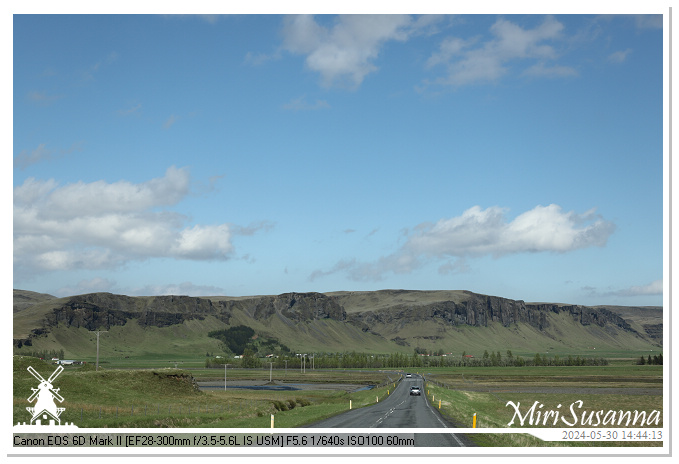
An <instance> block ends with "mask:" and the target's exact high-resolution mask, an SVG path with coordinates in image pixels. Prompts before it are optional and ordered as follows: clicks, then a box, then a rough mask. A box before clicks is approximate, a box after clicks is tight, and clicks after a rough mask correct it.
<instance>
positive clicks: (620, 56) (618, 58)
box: [608, 48, 632, 63]
mask: <svg viewBox="0 0 679 464" xmlns="http://www.w3.org/2000/svg"><path fill="white" fill-rule="evenodd" d="M630 53H632V49H631V48H628V49H627V50H619V51H617V52H615V53H611V54H610V55H609V56H608V61H611V62H613V63H623V62H624V61H625V60H627V55H629V54H630Z"/></svg>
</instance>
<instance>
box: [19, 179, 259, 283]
mask: <svg viewBox="0 0 679 464" xmlns="http://www.w3.org/2000/svg"><path fill="white" fill-rule="evenodd" d="M189 183H190V179H189V173H188V171H187V170H186V169H180V168H176V167H174V166H172V167H170V168H168V169H167V171H166V173H165V175H164V176H163V177H160V178H157V179H151V180H149V181H147V182H143V183H139V184H133V183H130V182H127V181H119V182H114V183H107V182H104V181H96V182H91V183H84V182H78V183H75V184H68V185H64V186H60V185H59V184H58V183H57V182H56V181H54V180H46V181H40V180H36V179H33V178H29V179H27V180H26V181H25V182H24V183H23V184H22V185H20V186H17V187H15V188H14V211H13V212H14V224H13V225H14V263H15V270H19V271H20V272H27V273H31V272H40V271H58V270H68V269H107V268H113V267H117V266H120V265H122V264H124V263H126V262H128V261H130V260H141V259H147V258H153V257H170V258H177V259H192V260H225V259H228V258H229V257H230V256H231V255H232V254H233V252H234V248H233V245H232V243H231V240H232V237H233V234H234V232H233V230H232V226H231V225H229V224H218V225H200V224H198V225H194V226H192V227H186V226H185V223H186V217H185V216H183V215H181V214H179V213H176V212H170V211H158V209H159V208H162V207H166V206H170V205H175V204H177V203H178V202H179V201H181V200H182V199H183V198H184V197H185V196H186V195H187V194H188V193H189ZM262 227H264V226H262ZM236 230H237V231H238V228H236Z"/></svg>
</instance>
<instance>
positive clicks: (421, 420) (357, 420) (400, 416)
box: [310, 374, 470, 446]
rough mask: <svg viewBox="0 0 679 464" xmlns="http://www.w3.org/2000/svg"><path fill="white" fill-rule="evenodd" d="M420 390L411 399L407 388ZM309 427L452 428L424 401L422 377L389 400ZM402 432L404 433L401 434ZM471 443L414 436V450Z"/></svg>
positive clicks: (459, 438)
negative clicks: (419, 393) (418, 447)
mask: <svg viewBox="0 0 679 464" xmlns="http://www.w3.org/2000/svg"><path fill="white" fill-rule="evenodd" d="M412 386H419V387H420V389H421V390H422V395H421V396H411V395H410V387H412ZM310 427H322V428H373V427H374V428H409V429H411V430H410V431H409V432H412V431H414V430H413V429H417V428H442V429H445V428H453V426H452V425H451V424H449V423H448V422H447V421H446V420H445V419H444V418H443V417H441V415H440V414H439V413H438V411H436V410H435V408H434V407H432V405H431V404H429V402H428V401H427V398H426V392H425V391H424V385H423V381H422V377H421V376H419V375H417V374H412V378H405V379H403V381H401V382H400V383H399V384H398V386H397V387H396V389H395V390H394V391H393V392H392V393H391V395H390V396H389V397H387V398H386V399H384V400H383V401H380V402H379V403H376V404H375V405H373V406H367V407H364V408H360V409H353V410H351V411H347V412H345V413H343V414H340V415H338V416H335V417H331V418H329V419H326V420H323V421H321V422H317V423H315V424H313V425H311V426H310ZM404 432H405V431H404ZM469 444H470V442H469V441H468V440H467V439H466V438H465V437H463V436H461V435H456V434H454V433H452V432H445V433H441V434H438V433H437V434H418V433H416V434H415V446H468V445H469Z"/></svg>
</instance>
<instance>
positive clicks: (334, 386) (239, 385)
mask: <svg viewBox="0 0 679 464" xmlns="http://www.w3.org/2000/svg"><path fill="white" fill-rule="evenodd" d="M197 383H198V387H199V388H200V389H201V390H209V391H214V390H225V389H239V390H270V391H297V390H344V391H347V392H356V391H361V390H370V389H372V388H374V387H375V386H374V385H355V384H345V383H297V382H294V383H293V382H290V383H287V382H280V381H274V382H268V381H261V380H231V381H227V382H226V385H224V381H223V380H221V381H219V380H211V381H208V382H197Z"/></svg>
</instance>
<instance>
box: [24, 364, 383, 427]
mask: <svg viewBox="0 0 679 464" xmlns="http://www.w3.org/2000/svg"><path fill="white" fill-rule="evenodd" d="M29 365H30V366H33V368H34V369H36V370H37V371H38V372H39V373H40V374H41V375H42V376H43V378H45V379H47V378H48V377H49V376H50V375H51V374H52V373H53V372H54V370H55V368H56V366H54V365H52V364H48V363H46V362H44V361H41V360H39V359H37V358H30V357H20V356H15V357H14V393H13V423H14V424H16V423H19V422H22V423H23V422H29V421H30V415H29V414H28V412H27V411H26V409H25V408H26V407H27V406H30V405H31V404H30V403H28V401H27V398H28V397H29V396H30V395H31V393H32V391H31V388H36V387H37V381H36V380H35V378H34V377H33V376H31V374H30V373H29V372H28V371H27V370H26V369H27V367H28V366H29ZM222 372H223V371H222ZM200 374H201V375H203V376H205V377H206V378H205V379H204V380H208V379H209V378H212V379H217V378H220V377H219V376H217V375H216V374H217V372H214V371H201V372H200ZM210 374H212V375H210ZM229 374H230V376H229V377H230V378H231V379H233V378H236V377H240V378H247V379H266V380H268V376H269V372H268V371H264V370H252V371H240V370H239V371H231V372H229ZM296 376H297V377H296ZM286 380H288V381H295V380H298V381H300V382H305V383H309V382H314V381H316V382H321V381H322V382H340V381H341V382H342V383H351V384H378V385H379V384H382V385H384V386H381V387H377V388H374V389H372V390H365V391H358V392H354V393H347V392H345V391H327V390H326V391H324V390H299V391H252V390H233V389H229V390H226V391H225V390H215V391H199V390H198V389H197V388H196V387H195V385H194V383H193V382H194V379H193V375H192V373H190V372H189V371H186V370H182V369H173V368H166V369H149V370H129V369H125V370H123V369H100V370H99V371H98V372H97V371H95V370H94V368H93V367H91V366H87V367H82V368H73V367H67V368H66V369H65V370H64V371H63V372H62V373H61V374H60V375H59V376H58V377H57V379H56V380H55V381H54V386H55V388H59V389H60V390H59V392H60V394H61V395H62V396H63V397H64V398H65V401H64V402H63V403H59V404H58V406H60V407H65V408H66V410H65V411H64V413H63V414H62V415H61V420H62V422H73V423H75V424H76V425H78V426H79V427H88V428H89V427H92V428H97V427H141V428H151V427H184V428H188V427H192V428H199V427H222V428H241V427H243V428H251V427H252V428H259V427H262V428H269V427H270V415H271V414H274V415H275V426H276V427H298V426H302V425H305V424H309V423H313V422H316V421H318V420H321V419H324V418H327V417H330V416H332V415H335V414H338V413H340V412H342V411H344V410H347V409H348V408H349V401H350V400H351V401H352V407H353V408H358V407H363V406H367V405H370V404H373V403H374V402H375V401H376V397H379V398H382V399H383V398H384V397H385V395H387V392H388V391H393V384H387V383H386V382H388V381H389V379H388V377H387V376H386V375H385V374H380V373H377V372H375V373H362V372H349V371H347V372H335V373H333V372H331V373H329V375H324V374H322V373H319V372H313V373H305V374H299V373H293V372H290V371H289V372H288V377H287V379H286ZM394 380H395V379H394ZM33 404H35V403H33Z"/></svg>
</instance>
